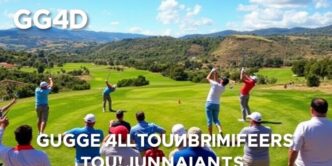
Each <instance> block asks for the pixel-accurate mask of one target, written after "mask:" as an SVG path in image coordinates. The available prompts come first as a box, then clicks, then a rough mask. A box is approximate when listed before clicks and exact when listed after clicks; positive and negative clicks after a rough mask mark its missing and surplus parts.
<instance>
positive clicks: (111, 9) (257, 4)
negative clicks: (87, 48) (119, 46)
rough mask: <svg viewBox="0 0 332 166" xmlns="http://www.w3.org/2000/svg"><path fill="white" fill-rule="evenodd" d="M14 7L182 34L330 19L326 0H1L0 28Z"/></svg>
mask: <svg viewBox="0 0 332 166" xmlns="http://www.w3.org/2000/svg"><path fill="white" fill-rule="evenodd" d="M19 9H29V10H31V11H36V10H38V9H48V10H50V11H52V13H53V14H54V15H55V14H56V12H57V10H59V9H81V10H84V11H85V12H86V13H87V14H88V15H89V25H88V26H87V28H86V29H87V30H94V31H107V32H130V33H142V34H148V35H171V36H181V35H185V34H194V33H201V34H202V33H211V32H217V31H221V30H227V29H233V30H254V29H261V28H270V27H281V28H291V27H299V26H301V27H311V28H314V27H320V26H326V25H330V24H332V2H331V0H98V1H91V0H70V1H68V0H57V1H55V0H35V1H31V0H30V1H29V0H0V11H2V12H1V13H0V23H1V24H0V29H8V28H12V27H14V23H13V14H14V13H15V12H16V11H17V10H19Z"/></svg>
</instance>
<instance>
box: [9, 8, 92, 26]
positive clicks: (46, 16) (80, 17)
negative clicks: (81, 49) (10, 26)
mask: <svg viewBox="0 0 332 166" xmlns="http://www.w3.org/2000/svg"><path fill="white" fill-rule="evenodd" d="M51 15H52V14H51V12H50V11H48V10H45V9H40V10H37V11H36V12H34V13H32V12H31V11H30V10H27V9H20V10H18V11H17V12H16V13H15V15H14V23H15V26H16V27H17V28H19V29H29V28H31V27H32V26H36V27H37V28H39V29H49V28H51V27H52V26H59V27H61V28H63V29H82V28H84V27H85V26H86V25H87V23H88V19H89V18H88V15H87V14H86V13H85V12H84V11H82V10H77V9H74V10H59V11H58V13H57V14H56V16H55V17H53V18H52V17H51Z"/></svg>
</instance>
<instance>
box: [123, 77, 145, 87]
mask: <svg viewBox="0 0 332 166" xmlns="http://www.w3.org/2000/svg"><path fill="white" fill-rule="evenodd" d="M145 85H149V81H148V80H147V79H146V78H145V77H144V76H141V75H140V76H138V77H137V78H131V79H123V80H120V81H118V83H117V86H118V87H127V86H145Z"/></svg>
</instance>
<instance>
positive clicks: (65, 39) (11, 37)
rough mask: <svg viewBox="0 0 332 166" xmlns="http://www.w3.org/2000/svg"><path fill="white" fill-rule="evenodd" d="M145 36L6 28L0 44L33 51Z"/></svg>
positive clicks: (0, 34)
mask: <svg viewBox="0 0 332 166" xmlns="http://www.w3.org/2000/svg"><path fill="white" fill-rule="evenodd" d="M145 37H147V36H145V35H141V34H131V33H115V32H95V31H86V30H79V31H72V30H63V29H57V28H52V29H47V30H40V29H38V28H35V27H33V28H30V29H28V30H20V29H16V28H13V29H8V30H0V46H2V47H5V48H7V49H20V50H29V51H31V50H32V51H33V50H34V49H36V48H45V47H46V48H47V47H49V46H50V45H51V46H52V45H57V46H68V45H69V46H72V47H74V48H76V47H77V45H83V46H84V45H87V43H93V42H97V43H105V42H111V41H118V40H123V39H133V38H145ZM78 48H79V47H78Z"/></svg>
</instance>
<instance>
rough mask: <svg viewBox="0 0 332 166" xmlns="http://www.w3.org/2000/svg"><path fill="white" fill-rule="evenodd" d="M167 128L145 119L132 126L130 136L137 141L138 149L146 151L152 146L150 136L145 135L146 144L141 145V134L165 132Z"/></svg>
mask: <svg viewBox="0 0 332 166" xmlns="http://www.w3.org/2000/svg"><path fill="white" fill-rule="evenodd" d="M163 132H165V130H164V129H163V128H161V127H159V126H157V125H155V124H153V123H147V122H145V121H141V122H138V124H137V125H135V126H134V127H132V128H131V130H130V138H131V139H132V140H134V141H135V143H136V148H137V150H138V151H140V152H142V151H145V150H147V149H149V148H151V146H150V145H149V143H148V137H144V146H143V145H141V138H142V137H140V136H139V134H147V135H148V136H149V135H151V134H154V133H159V134H161V133H163Z"/></svg>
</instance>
